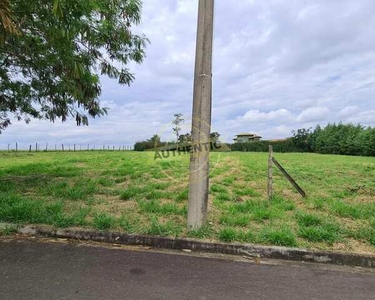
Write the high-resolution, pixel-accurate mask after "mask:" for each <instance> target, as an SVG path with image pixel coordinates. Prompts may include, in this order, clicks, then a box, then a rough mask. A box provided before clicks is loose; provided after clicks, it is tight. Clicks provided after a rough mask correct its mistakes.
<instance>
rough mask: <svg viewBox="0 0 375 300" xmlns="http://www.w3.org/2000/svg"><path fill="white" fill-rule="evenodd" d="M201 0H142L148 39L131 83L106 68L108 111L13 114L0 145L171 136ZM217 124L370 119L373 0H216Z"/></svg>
mask: <svg viewBox="0 0 375 300" xmlns="http://www.w3.org/2000/svg"><path fill="white" fill-rule="evenodd" d="M197 8H198V0H144V8H143V23H142V25H141V26H139V27H138V28H137V29H136V30H137V32H143V33H145V34H146V35H147V37H148V38H149V39H150V40H151V45H150V46H149V47H148V49H147V58H146V60H145V62H144V63H143V64H142V65H139V66H138V65H131V69H132V71H133V72H134V73H135V75H136V81H135V82H134V84H133V85H132V86H131V87H130V88H129V87H123V86H119V85H117V83H116V81H112V80H110V79H106V78H103V79H102V84H103V94H102V97H101V100H102V101H103V103H104V105H105V106H108V107H110V109H111V110H110V113H109V115H108V116H106V117H103V118H101V119H98V120H92V121H91V123H90V126H89V127H76V126H75V122H74V120H72V121H70V122H67V123H65V124H61V123H55V124H51V123H49V122H45V121H35V120H34V121H32V122H31V124H29V125H26V124H24V123H22V122H20V123H17V122H14V124H13V125H11V126H10V127H9V128H8V129H6V130H5V131H4V132H3V134H1V135H0V147H2V148H4V147H6V145H7V144H8V143H15V142H16V141H17V142H18V143H19V144H20V145H21V146H22V145H23V146H24V147H26V145H28V144H31V143H35V142H39V143H46V142H48V143H49V144H50V145H53V144H61V143H64V144H69V143H71V144H73V143H76V144H91V145H94V144H96V145H98V146H99V145H103V144H111V145H120V144H121V145H132V144H133V143H134V142H136V141H138V140H142V139H146V138H149V137H150V136H151V135H153V134H156V133H157V134H159V135H162V136H163V138H164V139H168V140H171V139H172V138H173V136H172V130H171V120H172V118H173V114H174V113H179V112H180V113H183V114H184V116H185V118H186V124H185V127H184V131H188V130H189V126H190V121H189V119H190V118H191V107H192V88H193V72H194V53H195V35H196V23H197ZM214 47H215V49H214V70H213V76H214V81H213V83H214V87H213V90H214V95H213V114H212V117H213V123H212V126H213V131H218V132H219V133H221V135H222V136H223V137H224V140H226V141H230V140H231V139H232V138H233V135H235V134H236V133H240V132H254V133H257V134H260V135H262V136H263V138H264V139H277V138H284V137H287V136H290V135H291V131H292V130H293V129H298V128H302V127H305V128H307V127H311V126H313V127H314V126H315V125H316V124H318V123H319V124H321V125H325V124H327V123H328V122H339V121H342V122H352V123H361V124H363V125H372V126H375V1H373V0H357V1H353V0H241V1H233V0H216V9H215V46H214Z"/></svg>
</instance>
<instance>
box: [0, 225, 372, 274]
mask: <svg viewBox="0 0 375 300" xmlns="http://www.w3.org/2000/svg"><path fill="white" fill-rule="evenodd" d="M2 225H3V226H4V224H2ZM7 226H8V227H9V226H15V225H10V224H8V225H7ZM17 231H18V232H19V233H21V234H25V235H31V236H41V237H54V238H69V239H79V240H90V241H96V242H105V243H115V244H122V245H133V246H136V245H137V246H148V247H153V248H159V249H172V250H182V249H189V250H192V251H196V252H209V253H218V254H230V255H241V256H248V257H254V258H257V257H259V258H271V259H283V260H290V261H299V262H314V263H323V264H336V265H345V266H354V267H364V268H375V255H370V254H356V253H343V252H331V251H312V250H304V249H295V248H286V247H274V246H257V245H252V244H240V243H231V244H225V243H215V242H207V241H202V240H195V239H187V238H170V237H162V236H146V235H133V234H124V233H119V232H106V231H95V230H86V229H57V228H54V227H50V226H19V227H18V229H17Z"/></svg>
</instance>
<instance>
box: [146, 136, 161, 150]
mask: <svg viewBox="0 0 375 300" xmlns="http://www.w3.org/2000/svg"><path fill="white" fill-rule="evenodd" d="M147 141H148V142H151V143H152V145H153V146H154V148H157V147H158V146H159V145H160V143H161V141H160V136H159V135H158V134H154V135H153V136H152V137H151V139H149V140H147Z"/></svg>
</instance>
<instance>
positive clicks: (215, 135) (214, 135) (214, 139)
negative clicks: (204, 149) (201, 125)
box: [210, 131, 220, 142]
mask: <svg viewBox="0 0 375 300" xmlns="http://www.w3.org/2000/svg"><path fill="white" fill-rule="evenodd" d="M219 137H220V133H218V132H216V131H215V132H211V134H210V139H211V141H212V142H217V141H218V140H219Z"/></svg>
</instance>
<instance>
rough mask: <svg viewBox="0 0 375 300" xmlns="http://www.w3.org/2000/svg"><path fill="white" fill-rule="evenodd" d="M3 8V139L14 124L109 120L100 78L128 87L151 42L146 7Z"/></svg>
mask: <svg viewBox="0 0 375 300" xmlns="http://www.w3.org/2000/svg"><path fill="white" fill-rule="evenodd" d="M1 3H2V5H1V6H0V37H1V40H0V132H1V130H3V129H4V128H5V127H7V126H8V125H9V124H11V118H12V117H13V116H14V117H15V118H16V119H18V120H21V119H23V120H25V121H27V122H28V121H29V120H30V119H31V118H39V119H46V120H50V121H52V122H53V121H55V120H56V119H61V120H62V121H65V120H67V119H68V118H74V119H75V120H76V122H77V124H78V125H80V124H83V125H87V124H88V116H91V117H98V116H101V115H103V114H105V113H106V111H107V110H106V108H104V107H102V106H101V103H100V101H99V99H98V97H99V96H100V94H101V84H100V79H99V76H100V75H106V76H108V77H110V78H114V79H117V80H118V82H119V83H120V84H127V85H129V84H130V83H131V82H132V81H133V79H134V75H133V74H132V73H131V72H130V71H129V69H127V68H126V65H127V64H128V63H129V62H131V61H135V62H137V63H141V62H142V61H143V58H144V56H145V53H144V49H145V46H146V43H147V41H148V40H147V38H146V37H144V36H143V35H136V34H134V33H132V32H131V30H132V26H133V25H134V24H139V23H140V21H141V6H142V2H141V1H140V0H111V1H102V0H90V1H88V0H35V1H29V0H12V1H8V0H7V1H5V2H4V3H3V2H1Z"/></svg>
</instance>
